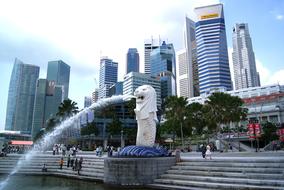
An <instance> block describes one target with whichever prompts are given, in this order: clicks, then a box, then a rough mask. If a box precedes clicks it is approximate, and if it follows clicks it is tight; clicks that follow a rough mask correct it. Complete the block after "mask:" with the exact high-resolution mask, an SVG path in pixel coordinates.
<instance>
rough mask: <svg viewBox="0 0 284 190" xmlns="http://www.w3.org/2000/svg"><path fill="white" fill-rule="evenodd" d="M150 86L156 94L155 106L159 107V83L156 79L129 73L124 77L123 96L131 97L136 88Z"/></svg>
mask: <svg viewBox="0 0 284 190" xmlns="http://www.w3.org/2000/svg"><path fill="white" fill-rule="evenodd" d="M142 85H151V86H152V87H153V88H154V89H155V91H156V94H157V106H158V107H161V103H162V102H161V82H160V80H159V79H158V78H157V77H154V76H151V75H148V74H144V73H137V72H130V73H128V74H126V75H125V76H124V80H123V95H133V94H134V91H135V90H136V88H138V87H139V86H142Z"/></svg>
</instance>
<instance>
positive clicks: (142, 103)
mask: <svg viewBox="0 0 284 190" xmlns="http://www.w3.org/2000/svg"><path fill="white" fill-rule="evenodd" d="M134 96H135V97H136V108H135V109H134V111H135V114H136V120H137V125H138V129H137V137H136V146H150V147H153V146H154V144H155V137H156V122H158V119H157V114H156V111H158V110H157V95H156V91H155V89H154V88H153V87H152V86H150V85H143V86H139V87H138V88H137V89H136V90H135V92H134Z"/></svg>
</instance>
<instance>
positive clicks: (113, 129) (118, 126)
mask: <svg viewBox="0 0 284 190" xmlns="http://www.w3.org/2000/svg"><path fill="white" fill-rule="evenodd" d="M106 130H107V133H108V134H109V135H110V136H112V135H119V134H120V133H121V130H122V123H121V121H120V120H119V119H118V118H117V117H115V118H113V120H112V122H111V123H109V124H108V125H107V128H106Z"/></svg>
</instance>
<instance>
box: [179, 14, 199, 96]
mask: <svg viewBox="0 0 284 190" xmlns="http://www.w3.org/2000/svg"><path fill="white" fill-rule="evenodd" d="M184 43H185V49H184V50H182V51H179V52H178V53H177V86H178V89H177V91H178V96H183V97H187V98H191V97H194V96H199V84H198V65H197V57H196V56H197V55H196V40H195V22H193V21H192V20H191V19H189V18H187V17H186V18H185V27H184Z"/></svg>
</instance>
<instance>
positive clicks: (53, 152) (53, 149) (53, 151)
mask: <svg viewBox="0 0 284 190" xmlns="http://www.w3.org/2000/svg"><path fill="white" fill-rule="evenodd" d="M55 150H56V148H55V145H53V148H52V154H53V155H55Z"/></svg>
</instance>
